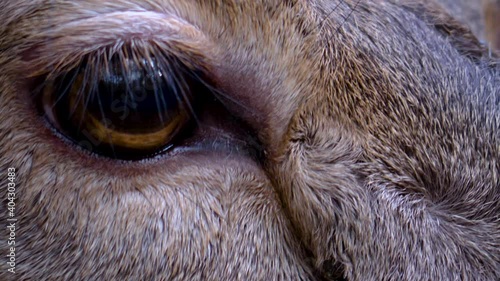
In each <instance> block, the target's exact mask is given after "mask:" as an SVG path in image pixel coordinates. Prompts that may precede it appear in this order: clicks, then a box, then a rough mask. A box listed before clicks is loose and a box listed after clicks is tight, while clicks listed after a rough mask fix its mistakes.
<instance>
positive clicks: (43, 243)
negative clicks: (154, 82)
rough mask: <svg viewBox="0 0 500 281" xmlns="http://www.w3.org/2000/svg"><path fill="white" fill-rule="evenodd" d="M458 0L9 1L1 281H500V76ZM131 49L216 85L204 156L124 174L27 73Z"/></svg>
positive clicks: (1, 131)
mask: <svg viewBox="0 0 500 281" xmlns="http://www.w3.org/2000/svg"><path fill="white" fill-rule="evenodd" d="M448 2H449V1H445V0H442V1H434V0H414V1H412V0H370V1H369V0H359V1H358V0H345V1H338V0H280V1H278V0H256V1H238V0H213V1H206V0H113V1H111V0H109V1H108V0H104V1H103V0H84V1H70V0H51V1H49V0H30V1H28V0H4V1H1V2H0V19H1V24H0V172H1V173H4V171H7V170H8V168H9V167H15V168H16V170H17V171H16V185H17V188H16V198H17V199H16V201H15V202H16V209H15V215H16V218H17V220H18V221H17V227H16V232H15V238H16V240H15V243H16V244H15V246H16V249H15V253H16V264H15V271H16V273H15V274H12V273H10V272H8V268H9V265H8V264H7V263H6V260H4V257H5V256H6V255H7V254H8V252H9V248H10V246H9V245H7V240H6V239H4V238H3V237H7V235H8V233H7V232H6V231H2V235H3V237H2V239H0V253H1V256H2V262H1V263H0V280H500V216H499V214H500V174H499V173H500V87H499V82H500V73H499V72H500V65H499V63H498V62H499V60H498V56H497V54H496V52H495V51H494V50H492V49H491V48H488V47H487V46H486V45H484V44H481V43H480V41H479V40H478V39H476V38H477V37H479V38H481V39H484V38H483V36H485V37H488V36H489V35H488V36H486V35H484V34H486V33H481V34H479V33H480V32H486V31H483V30H482V28H483V26H484V24H482V23H478V22H476V23H477V25H474V24H473V23H472V22H473V21H474V20H472V21H471V22H467V21H468V19H465V18H463V19H460V18H457V17H455V16H454V13H457V12H456V11H454V12H450V11H448V10H447V8H446V7H447V4H446V3H448ZM457 2H459V3H457V6H456V7H455V8H456V9H460V7H461V8H462V9H464V11H470V10H466V9H467V5H465V4H464V3H468V2H467V1H457ZM462 4H463V5H462ZM477 5H478V6H475V9H476V8H477V9H478V10H477V11H481V10H480V9H481V6H480V4H479V3H478V4H477ZM478 13H479V12H478ZM476 15H479V17H482V12H481V13H479V14H476ZM471 18H474V17H471ZM480 20H482V18H481V19H480ZM488 24H489V23H487V24H486V25H488ZM469 26H471V27H473V29H476V28H477V30H481V31H477V30H475V32H476V34H474V33H473V32H472V31H471V29H470V28H469ZM490 33H491V32H490ZM488 38H490V37H488ZM491 38H493V37H491ZM490 40H491V39H490ZM131 42H140V44H146V45H147V44H154V45H155V47H156V48H158V46H160V47H163V48H164V49H165V50H167V51H168V52H169V54H171V55H175V56H177V57H179V59H180V60H181V61H183V62H184V63H186V64H189V65H193V67H197V68H200V69H204V70H205V71H206V72H207V73H208V76H210V81H211V83H212V87H213V88H214V90H215V91H216V92H217V93H216V95H217V96H218V98H219V99H220V100H221V103H222V104H223V107H224V109H221V110H217V112H215V111H216V110H213V109H212V110H210V109H209V110H208V111H206V112H205V113H204V114H201V115H200V116H199V120H198V122H199V128H200V129H198V131H196V132H195V133H194V134H195V137H194V138H195V139H196V140H197V141H198V140H202V141H201V143H204V145H203V146H190V145H189V143H188V144H186V145H185V146H183V147H180V148H179V149H176V150H173V152H171V153H167V154H166V155H165V156H163V157H157V158H155V159H151V160H148V161H141V162H138V161H136V162H122V161H117V160H113V159H108V158H105V157H98V156H96V155H95V154H90V153H87V152H85V151H83V150H81V149H79V148H78V147H76V146H75V145H72V144H69V143H67V142H65V141H63V140H62V138H61V137H60V136H59V135H58V134H57V133H54V132H53V131H52V130H51V129H50V126H49V125H47V124H46V123H45V121H44V119H43V118H41V117H40V116H39V114H38V112H37V111H36V109H35V108H34V105H33V102H32V101H31V91H32V90H33V89H32V88H33V87H34V85H35V84H36V83H37V82H36V81H37V79H35V78H34V77H40V76H44V75H45V76H51V75H56V74H57V73H59V72H62V71H64V70H68V69H70V68H72V67H75V65H77V64H78V61H79V60H81V58H82V57H83V56H85V55H89V54H90V55H92V54H94V53H95V52H98V51H99V50H101V49H102V48H105V47H106V48H111V49H114V50H118V49H119V48H120V47H121V46H124V45H127V44H131ZM221 112H224V113H221ZM228 116H231V117H228ZM233 117H234V118H233ZM240 125H241V126H240ZM236 128H248V129H245V130H243V132H242V131H241V130H239V129H236ZM193 143H194V141H193ZM200 147H201V148H200ZM254 148H255V150H257V151H261V152H262V153H259V154H256V153H253V152H252V151H253V150H252V149H254ZM256 155H257V156H258V157H256ZM0 184H1V189H0V196H1V197H2V200H3V201H2V204H1V206H0V221H1V222H2V227H4V225H6V224H7V215H8V212H7V210H6V206H7V200H4V198H7V190H6V188H5V187H6V186H7V178H6V176H5V175H4V174H2V178H0Z"/></svg>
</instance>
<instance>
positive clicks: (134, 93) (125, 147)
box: [46, 59, 197, 159]
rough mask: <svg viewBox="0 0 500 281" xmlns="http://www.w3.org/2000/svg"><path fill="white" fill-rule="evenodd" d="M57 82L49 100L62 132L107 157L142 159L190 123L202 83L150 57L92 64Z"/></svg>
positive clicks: (162, 145)
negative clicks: (97, 64)
mask: <svg viewBox="0 0 500 281" xmlns="http://www.w3.org/2000/svg"><path fill="white" fill-rule="evenodd" d="M53 85H54V88H53V90H52V92H51V93H50V94H49V96H50V98H48V102H49V103H50V104H51V106H50V107H51V108H52V110H51V111H52V113H53V116H54V118H55V119H56V120H55V121H54V122H55V123H57V124H58V125H59V126H58V127H59V128H60V129H61V130H62V132H63V134H65V135H66V136H68V137H69V138H70V139H72V140H73V141H74V142H76V143H77V144H79V145H81V146H84V147H86V148H87V149H89V150H92V151H96V152H99V153H100V154H103V155H106V156H110V157H118V158H122V159H140V158H142V157H145V156H147V154H151V153H155V152H157V151H158V150H161V149H162V148H164V147H167V146H169V145H170V144H171V143H172V141H173V139H174V137H176V136H177V135H178V133H179V132H180V131H181V129H184V128H185V127H186V124H188V121H189V120H190V117H191V116H190V110H191V109H192V108H191V105H192V102H193V97H192V91H193V90H194V88H193V87H196V86H195V85H197V83H196V82H195V79H192V76H190V75H189V74H188V72H187V70H186V69H184V68H183V66H181V65H180V64H179V63H176V62H175V61H172V62H171V63H170V64H169V65H165V66H163V65H162V67H158V65H157V64H156V61H155V60H154V59H149V60H147V61H146V60H144V61H142V62H141V61H140V62H136V61H134V60H128V61H125V62H124V61H123V60H112V61H111V62H110V63H109V64H108V67H107V69H105V67H102V65H101V66H99V67H95V66H94V64H90V63H89V64H88V65H82V66H81V67H79V68H78V69H77V70H74V71H72V72H70V73H68V74H66V75H65V76H62V77H60V78H59V79H56V81H54V84H53ZM46 102H47V101H46Z"/></svg>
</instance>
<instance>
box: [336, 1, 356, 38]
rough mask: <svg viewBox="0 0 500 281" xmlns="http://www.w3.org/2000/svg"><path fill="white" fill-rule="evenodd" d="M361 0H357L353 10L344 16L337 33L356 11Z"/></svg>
mask: <svg viewBox="0 0 500 281" xmlns="http://www.w3.org/2000/svg"><path fill="white" fill-rule="evenodd" d="M360 2H361V0H358V1H356V4H354V7H353V8H352V9H351V12H349V14H348V15H347V16H346V17H345V18H344V21H343V22H342V23H341V24H340V25H339V26H338V27H337V28H336V29H335V33H338V32H339V30H340V28H341V27H342V26H343V25H344V23H346V22H347V20H348V19H349V18H350V17H351V15H352V14H353V13H354V11H355V10H356V9H357V8H358V5H359V3H360Z"/></svg>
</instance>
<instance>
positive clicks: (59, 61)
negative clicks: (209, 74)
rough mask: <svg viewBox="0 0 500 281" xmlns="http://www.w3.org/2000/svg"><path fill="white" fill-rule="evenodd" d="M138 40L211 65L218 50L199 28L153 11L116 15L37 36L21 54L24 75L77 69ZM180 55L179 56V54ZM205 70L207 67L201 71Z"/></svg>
mask: <svg viewBox="0 0 500 281" xmlns="http://www.w3.org/2000/svg"><path fill="white" fill-rule="evenodd" d="M134 40H139V41H142V42H151V43H152V44H155V45H157V46H164V47H165V49H168V50H169V51H172V52H174V54H175V53H177V52H178V53H179V55H180V56H184V57H187V56H193V57H196V58H197V60H198V63H200V64H202V65H206V64H208V61H207V60H208V59H209V58H213V57H214V54H213V53H212V54H211V53H210V51H213V50H214V48H207V46H210V45H211V44H210V42H209V40H208V39H207V38H206V36H204V34H203V33H202V32H201V31H200V30H199V29H197V28H196V27H195V26H193V25H191V24H189V23H187V22H186V21H184V20H182V19H179V18H177V17H175V16H174V15H167V14H163V13H157V12H151V11H142V12H137V11H127V12H113V13H107V14H101V15H97V16H95V17H91V18H86V19H80V20H76V21H71V22H67V23H66V24H63V25H61V26H57V27H53V28H50V29H49V30H46V31H42V32H40V33H37V34H36V35H34V36H31V37H29V38H27V39H26V41H27V42H26V43H25V44H23V45H28V46H33V47H32V48H29V49H28V51H25V52H24V54H27V55H24V54H20V56H21V58H22V62H23V65H22V66H21V68H22V73H29V74H28V76H30V77H33V76H38V75H42V74H44V73H49V72H53V71H54V70H57V71H59V72H62V71H65V70H69V69H71V68H72V67H76V65H78V64H79V62H80V61H81V59H82V58H83V57H85V56H86V55H89V54H92V53H95V52H98V51H100V50H104V49H106V48H107V49H114V50H115V52H116V51H118V50H119V49H120V48H121V47H123V46H124V45H127V44H129V43H131V42H133V41H134ZM176 51H177V52H176ZM201 68H204V67H201Z"/></svg>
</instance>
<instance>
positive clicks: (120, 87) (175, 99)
mask: <svg viewBox="0 0 500 281" xmlns="http://www.w3.org/2000/svg"><path fill="white" fill-rule="evenodd" d="M168 80H172V77H169V76H168V75H167V74H164V73H162V72H161V71H160V70H158V69H154V68H152V69H149V71H148V70H146V69H144V68H138V67H132V69H131V70H129V71H128V73H124V71H123V69H122V68H121V67H114V68H112V69H111V70H110V71H109V73H103V75H102V77H100V79H99V82H98V84H97V86H96V87H95V88H94V91H93V93H90V97H89V102H88V104H87V111H88V113H89V114H92V115H93V116H94V117H95V118H96V119H98V120H101V122H102V123H103V124H106V125H108V126H114V129H115V130H117V131H122V132H127V133H132V134H133V133H147V132H154V131H156V130H158V129H160V128H162V127H163V126H164V125H165V122H168V121H169V119H171V118H175V116H176V115H177V114H178V110H179V104H180V99H181V97H180V96H179V95H180V94H181V91H180V89H178V88H177V87H178V85H177V84H176V83H173V81H168Z"/></svg>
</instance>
